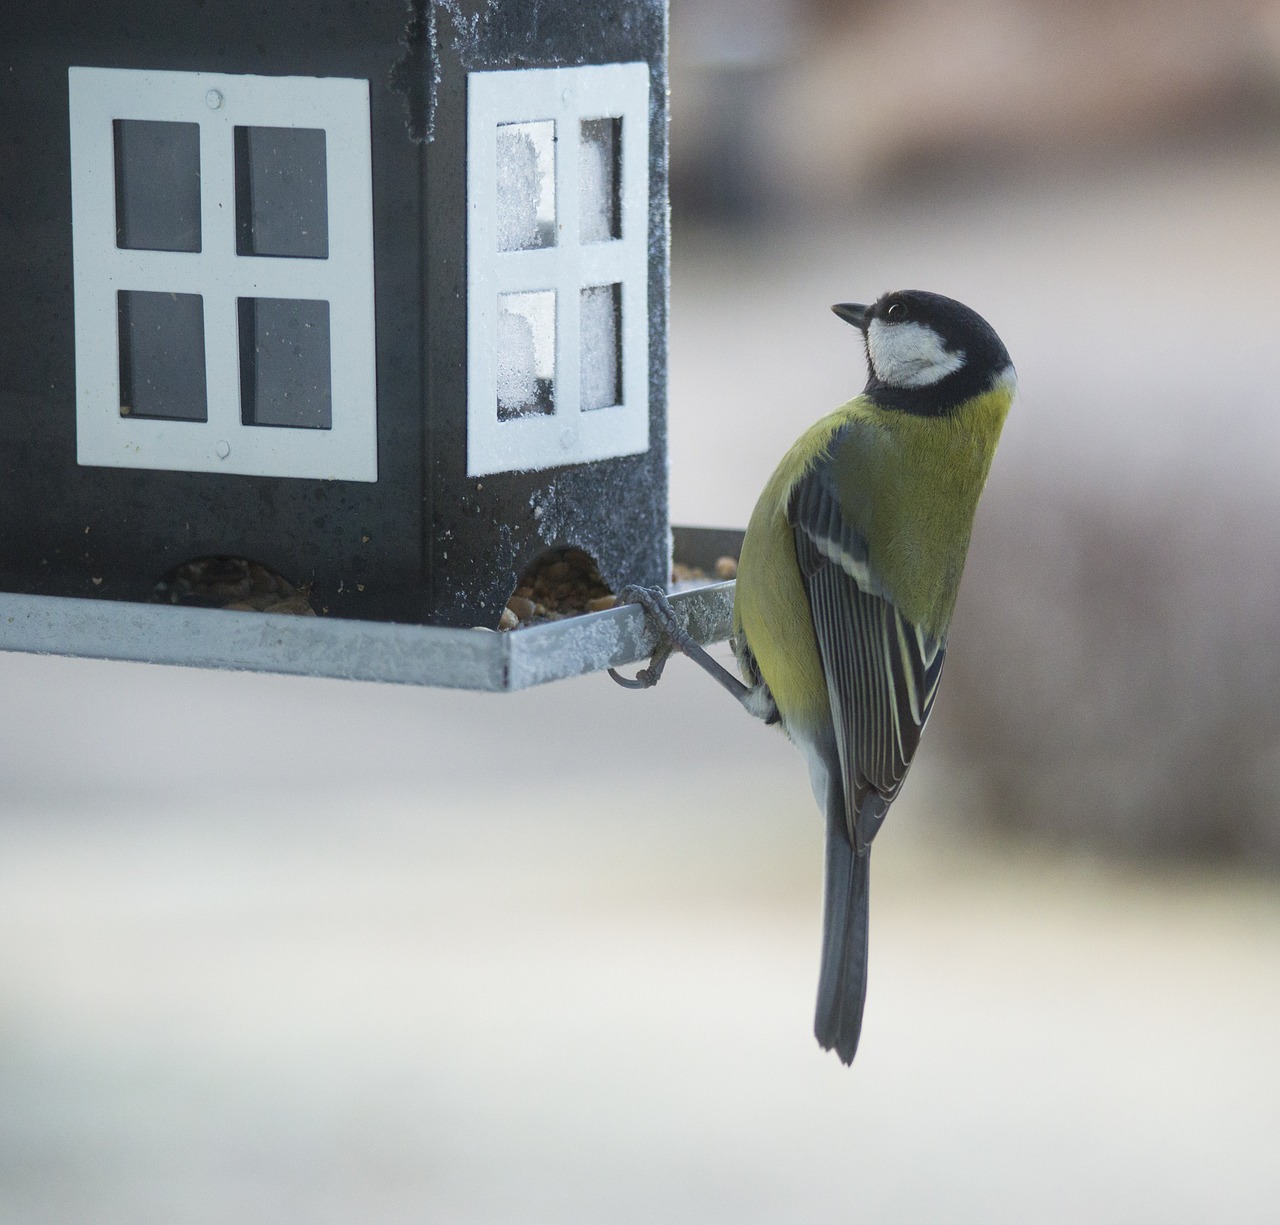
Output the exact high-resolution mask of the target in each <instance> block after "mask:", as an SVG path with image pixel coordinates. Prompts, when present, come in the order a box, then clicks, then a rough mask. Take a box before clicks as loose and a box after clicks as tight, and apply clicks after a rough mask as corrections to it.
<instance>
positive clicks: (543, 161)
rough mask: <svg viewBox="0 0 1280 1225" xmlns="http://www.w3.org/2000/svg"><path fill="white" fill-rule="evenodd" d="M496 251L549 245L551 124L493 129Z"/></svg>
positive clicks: (553, 211)
mask: <svg viewBox="0 0 1280 1225" xmlns="http://www.w3.org/2000/svg"><path fill="white" fill-rule="evenodd" d="M497 139H498V250H499V251H528V250H532V249H534V248H537V247H550V246H554V245H555V224H556V163H555V149H556V146H555V124H554V123H553V122H552V121H551V120H549V119H548V120H540V121H539V122H537V123H503V124H499V125H498V138H497Z"/></svg>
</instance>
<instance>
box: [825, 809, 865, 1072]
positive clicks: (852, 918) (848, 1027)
mask: <svg viewBox="0 0 1280 1225" xmlns="http://www.w3.org/2000/svg"><path fill="white" fill-rule="evenodd" d="M833 790H836V788H833ZM827 807H828V815H827V883H826V900H825V904H824V908H823V912H824V913H823V933H822V972H821V975H820V977H819V979H818V1009H817V1014H816V1016H815V1017H814V1022H813V1032H814V1034H815V1035H816V1037H817V1039H818V1042H819V1044H820V1045H821V1046H822V1048H823V1049H824V1050H828V1051H829V1050H834V1051H835V1052H836V1054H837V1055H839V1056H840V1060H841V1062H842V1063H846V1064H847V1063H852V1062H853V1056H854V1054H855V1053H856V1052H857V1050H858V1037H859V1035H860V1034H861V1032H862V1008H863V1004H864V1003H865V1002H866V998H867V920H868V901H869V884H870V876H871V852H870V849H865V850H863V852H862V854H858V853H857V852H855V850H854V848H853V846H852V845H851V843H850V841H849V834H848V832H847V831H848V826H847V825H846V823H845V816H844V803H843V799H841V801H840V802H839V803H829V804H828V806H827Z"/></svg>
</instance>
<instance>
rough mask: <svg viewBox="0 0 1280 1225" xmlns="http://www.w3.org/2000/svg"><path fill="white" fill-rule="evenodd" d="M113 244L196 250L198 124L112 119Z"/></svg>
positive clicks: (198, 163)
mask: <svg viewBox="0 0 1280 1225" xmlns="http://www.w3.org/2000/svg"><path fill="white" fill-rule="evenodd" d="M113 124H114V128H115V146H116V149H115V153H116V246H117V247H124V248H127V249H129V250H141V251H199V250H200V125H199V124H197V123H157V122H154V121H152V120H149V119H116V120H114V121H113Z"/></svg>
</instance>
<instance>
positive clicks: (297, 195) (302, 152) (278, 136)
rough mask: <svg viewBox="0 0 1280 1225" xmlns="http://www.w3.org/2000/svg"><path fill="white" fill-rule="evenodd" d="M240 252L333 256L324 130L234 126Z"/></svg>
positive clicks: (248, 253) (307, 257)
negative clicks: (331, 254)
mask: <svg viewBox="0 0 1280 1225" xmlns="http://www.w3.org/2000/svg"><path fill="white" fill-rule="evenodd" d="M235 143H236V251H237V252H238V253H239V254H240V255H282V256H290V257H293V258H302V259H327V258H328V257H329V196H328V187H327V171H326V165H325V144H324V130H323V129H322V128H236V135H235Z"/></svg>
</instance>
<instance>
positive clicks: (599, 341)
mask: <svg viewBox="0 0 1280 1225" xmlns="http://www.w3.org/2000/svg"><path fill="white" fill-rule="evenodd" d="M621 334H622V286H621V285H592V286H590V287H589V288H587V289H584V290H583V291H582V391H581V394H582V407H583V409H584V410H586V409H592V408H612V407H613V405H615V404H621V403H622V345H621V344H620V343H619V341H618V338H619V337H620V336H621Z"/></svg>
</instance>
